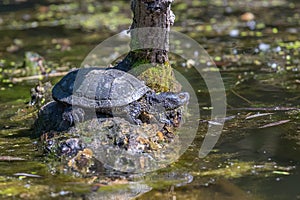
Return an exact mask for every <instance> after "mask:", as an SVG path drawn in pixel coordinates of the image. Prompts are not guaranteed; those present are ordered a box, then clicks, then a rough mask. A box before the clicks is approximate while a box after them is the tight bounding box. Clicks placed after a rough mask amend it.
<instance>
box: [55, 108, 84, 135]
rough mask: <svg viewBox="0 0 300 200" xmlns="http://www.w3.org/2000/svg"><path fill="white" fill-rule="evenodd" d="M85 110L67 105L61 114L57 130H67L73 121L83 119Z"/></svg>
mask: <svg viewBox="0 0 300 200" xmlns="http://www.w3.org/2000/svg"><path fill="white" fill-rule="evenodd" d="M84 115H85V112H84V110H83V109H82V108H79V107H74V106H68V107H67V108H66V109H65V111H64V112H63V114H62V121H61V123H60V125H59V127H58V129H59V130H67V129H68V128H69V127H71V126H74V124H75V123H78V122H83V121H84Z"/></svg>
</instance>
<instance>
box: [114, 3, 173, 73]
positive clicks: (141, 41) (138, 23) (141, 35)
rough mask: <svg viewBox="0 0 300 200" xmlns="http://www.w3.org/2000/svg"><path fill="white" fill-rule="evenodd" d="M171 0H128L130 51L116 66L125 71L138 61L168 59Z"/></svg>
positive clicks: (148, 61) (166, 60)
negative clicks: (130, 23)
mask: <svg viewBox="0 0 300 200" xmlns="http://www.w3.org/2000/svg"><path fill="white" fill-rule="evenodd" d="M172 2H173V0H132V1H131V10H132V12H133V22H132V25H131V27H130V34H131V44H130V48H131V51H130V52H129V53H128V55H127V56H126V57H125V58H124V59H123V60H122V61H121V62H120V63H119V64H118V65H117V66H116V68H118V69H121V70H124V71H129V70H131V69H133V68H134V67H135V66H136V65H139V64H146V63H151V64H166V63H168V62H169V58H168V50H169V31H170V27H171V26H172V25H173V23H174V20H175V15H174V14H173V12H172V11H171V3H172Z"/></svg>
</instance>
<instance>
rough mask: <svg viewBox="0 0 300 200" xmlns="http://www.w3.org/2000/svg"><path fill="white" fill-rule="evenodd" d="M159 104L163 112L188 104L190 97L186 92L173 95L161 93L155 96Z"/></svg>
mask: <svg viewBox="0 0 300 200" xmlns="http://www.w3.org/2000/svg"><path fill="white" fill-rule="evenodd" d="M157 97H158V99H159V101H160V102H159V103H160V104H162V106H163V107H164V108H165V110H173V109H176V108H178V107H180V106H182V105H184V104H186V103H187V102H188V100H189V99H190V95H189V93H187V92H181V93H173V92H162V93H160V94H158V95H157Z"/></svg>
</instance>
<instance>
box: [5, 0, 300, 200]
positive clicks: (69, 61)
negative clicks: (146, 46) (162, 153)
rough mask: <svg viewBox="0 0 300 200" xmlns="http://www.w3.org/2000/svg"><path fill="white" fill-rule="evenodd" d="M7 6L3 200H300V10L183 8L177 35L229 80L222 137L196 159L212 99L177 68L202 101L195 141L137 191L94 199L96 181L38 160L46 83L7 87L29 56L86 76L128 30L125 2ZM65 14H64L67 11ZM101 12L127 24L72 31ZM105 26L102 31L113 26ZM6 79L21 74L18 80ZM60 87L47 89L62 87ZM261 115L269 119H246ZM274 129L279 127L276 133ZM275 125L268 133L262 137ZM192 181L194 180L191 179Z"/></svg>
mask: <svg viewBox="0 0 300 200" xmlns="http://www.w3.org/2000/svg"><path fill="white" fill-rule="evenodd" d="M5 2H6V3H5ZM5 2H2V4H0V36H1V38H3V39H2V40H1V41H0V44H1V45H0V60H1V62H0V65H1V67H2V68H1V70H2V71H0V81H1V83H0V88H1V90H0V110H1V113H0V156H1V157H0V158H1V160H0V168H1V172H0V195H1V198H3V199H12V198H14V197H16V198H17V199H21V198H25V199H40V198H41V197H42V198H44V199H50V198H57V199H62V198H64V199H68V198H69V199H82V198H83V196H84V197H85V198H88V199H93V198H94V199H95V198H100V197H99V196H102V197H103V196H105V195H106V196H107V197H109V196H110V197H112V196H114V197H120V196H122V197H123V198H124V196H126V194H127V195H129V196H131V197H133V196H137V195H138V193H140V194H141V195H140V196H139V197H137V199H167V198H175V197H176V199H197V200H198V199H266V200H268V199H272V200H273V199H298V198H300V192H299V190H298V188H299V187H298V181H299V174H300V171H299V161H300V157H299V155H300V153H299V151H300V146H299V144H300V143H299V141H300V138H299V112H298V110H290V109H287V108H298V103H299V97H298V96H299V95H298V93H299V67H300V66H299V60H300V56H299V55H300V54H299V53H300V52H299V50H300V47H299V25H300V24H299V21H300V20H299V18H300V17H299V10H300V4H299V2H298V1H296V0H294V1H283V0H278V1H245V2H244V3H240V2H239V3H237V2H236V1H213V2H212V1H210V2H209V1H201V3H199V2H198V1H176V2H175V3H174V13H175V14H176V16H177V21H176V23H175V26H174V30H178V31H180V32H183V33H185V34H187V35H189V36H191V37H192V38H194V39H196V40H197V41H198V42H199V43H200V44H201V45H202V46H203V47H204V48H205V49H206V50H207V52H208V53H209V55H210V56H211V57H212V58H213V59H214V60H215V62H216V64H217V65H218V67H219V69H220V71H221V74H222V77H223V81H224V84H225V88H226V94H227V108H228V111H227V116H228V119H227V121H226V123H225V126H224V129H223V132H222V135H221V137H220V139H219V140H218V143H217V145H216V146H215V147H214V149H213V151H212V152H211V153H210V154H209V155H208V156H207V157H205V158H203V159H200V158H198V150H199V148H200V146H201V144H202V141H203V137H204V135H205V133H206V131H207V123H206V122H205V120H209V114H210V110H209V109H207V108H208V107H210V106H211V105H210V99H209V93H208V91H207V88H206V87H205V84H204V82H203V80H202V78H201V77H198V76H196V75H195V73H194V72H193V70H191V69H187V68H177V69H178V70H179V71H182V73H183V71H185V72H184V73H183V74H185V77H187V79H188V80H189V81H190V83H191V85H192V86H193V88H194V90H195V92H196V94H197V96H198V98H199V107H200V112H201V122H200V123H199V128H198V132H197V136H196V138H195V140H194V141H193V143H192V144H191V145H190V147H189V148H188V149H187V151H186V152H185V153H184V154H183V156H181V157H180V159H179V160H178V161H177V162H176V163H174V164H173V165H171V166H169V167H167V168H166V169H163V170H161V171H160V172H158V173H154V174H148V175H146V176H144V177H142V178H140V179H137V180H136V182H138V183H139V184H137V185H139V187H138V186H137V185H131V186H129V187H128V186H126V187H120V186H118V187H117V186H112V188H108V189H105V188H104V189H102V190H101V189H100V190H98V192H91V191H92V190H93V188H94V187H95V185H94V184H91V183H90V182H92V181H90V180H91V179H92V178H89V179H86V178H80V177H76V176H75V177H74V176H71V175H70V174H63V173H58V172H57V169H56V168H55V167H53V166H50V165H49V163H47V162H46V161H45V158H44V157H42V156H41V153H40V152H39V151H37V147H36V145H35V141H36V140H37V138H34V137H32V128H31V125H32V123H33V117H32V116H31V115H30V114H31V112H29V111H28V110H27V109H26V103H27V102H28V101H29V100H30V93H29V91H30V88H31V87H33V86H34V85H35V84H36V83H37V82H38V80H36V79H32V80H29V81H22V82H16V83H11V82H10V81H9V80H10V79H11V78H12V77H23V75H22V69H23V68H24V67H23V66H22V63H23V57H24V53H25V52H26V51H34V52H37V53H39V54H41V55H42V56H43V57H44V58H45V59H46V60H47V61H51V67H52V68H51V69H52V70H53V69H55V70H56V71H58V72H60V71H66V70H68V69H70V68H73V67H78V66H79V65H80V63H81V61H82V59H83V58H84V57H85V56H86V54H87V53H88V52H89V51H90V50H91V49H92V48H94V46H95V45H97V44H98V43H100V42H101V41H103V40H104V39H105V38H107V37H109V36H111V35H113V34H115V33H118V32H119V31H121V30H124V29H126V27H129V22H130V11H129V5H128V3H127V2H123V1H114V2H113V3H112V2H105V5H104V3H102V1H101V2H97V1H91V3H89V4H87V5H88V6H86V8H83V9H82V10H80V9H78V7H76V2H75V3H74V4H70V3H67V4H66V5H65V4H64V3H63V1H58V0H57V1H55V2H56V3H57V5H61V6H62V7H57V8H51V9H53V10H51V9H50V7H47V6H48V5H49V2H48V1H38V2H39V5H37V4H36V3H37V1H29V0H28V1H25V2H24V3H22V2H21V3H17V2H15V1H5ZM78 2H80V1H78ZM226 2H227V3H226ZM4 3H5V4H4ZM41 5H43V6H41ZM93 6H94V7H93ZM117 7H120V8H119V9H117ZM62 8H64V9H65V10H63V11H61V10H60V9H62ZM95 8H96V9H99V8H100V10H101V14H102V15H103V16H102V17H103V19H105V20H106V21H107V20H108V19H107V16H110V17H109V18H111V19H113V18H114V17H115V18H119V19H120V18H121V17H122V18H124V19H125V18H126V17H127V19H128V20H127V21H126V20H121V21H120V22H115V21H116V20H112V21H110V22H111V24H114V25H113V26H107V25H106V26H105V25H103V26H99V25H98V26H97V25H96V26H94V27H93V26H91V25H90V24H93V23H92V22H91V23H90V24H89V25H87V24H83V23H81V24H76V23H74V24H73V23H72V24H71V23H70V21H72V20H71V18H70V16H75V15H76V14H78V16H79V17H82V18H84V17H86V16H87V15H86V14H87V13H93V9H95ZM49 9H50V11H51V12H50V13H49ZM187 9H189V12H186V10H187ZM112 10H114V11H112ZM183 11H184V12H183ZM246 11H249V12H252V13H253V14H254V15H255V17H256V18H255V24H256V27H255V28H254V29H253V27H252V26H253V23H250V25H251V26H250V25H249V23H247V22H243V21H242V20H241V19H240V16H241V15H242V14H243V13H245V12H246ZM66 13H67V14H66ZM94 14H95V13H94ZM28 15H29V16H28ZM105 16H106V18H105ZM64 19H65V21H64ZM68 20H69V21H68ZM105 20H104V21H105ZM36 21H38V22H39V23H38V24H36V23H34V22H36ZM73 21H74V22H78V21H76V20H73ZM86 21H88V20H86ZM104 21H101V20H100V22H98V24H105V22H104ZM106 24H107V23H106ZM115 24H117V25H115ZM118 24H120V25H118ZM231 30H239V32H238V33H239V35H236V34H235V35H232V37H231V36H230V31H231ZM235 33H236V32H235ZM16 39H18V40H21V44H20V42H18V41H17V40H16ZM64 39H65V40H64ZM174 63H175V62H173V64H174ZM178 63H181V62H179V61H178ZM8 69H14V71H15V72H18V70H21V72H19V73H15V74H14V75H12V72H11V71H7V70H8ZM58 78H59V77H56V78H54V79H49V80H50V81H52V82H53V83H54V82H56V81H57V80H58ZM275 107H280V108H282V110H276V109H274V108H275ZM236 108H243V109H242V110H237V109H236ZM253 108H257V110H254V109H253ZM266 108H268V109H266ZM262 113H270V114H267V115H262V116H257V117H254V118H252V119H248V118H249V116H251V115H255V114H262ZM247 117H248V118H247ZM283 120H289V121H283ZM275 122H277V123H278V124H272V123H275ZM280 122H281V123H282V124H280ZM194 123H198V121H196V120H195V121H194ZM268 124H269V126H270V127H265V128H264V126H266V125H268ZM8 156H10V157H8ZM20 159H22V160H20ZM9 160H10V161H9ZM18 173H19V174H18ZM20 173H28V174H31V176H32V177H28V176H23V175H22V174H20ZM187 174H188V175H187ZM34 175H38V176H39V177H34ZM191 176H193V179H192V180H190V179H189V178H188V177H191ZM166 177H169V179H168V178H166ZM174 177H176V178H174ZM167 180H170V181H167ZM178 182H179V183H180V184H179V183H178ZM176 184H177V186H176ZM100 188H101V187H100Z"/></svg>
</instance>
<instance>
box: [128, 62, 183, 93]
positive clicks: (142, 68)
mask: <svg viewBox="0 0 300 200" xmlns="http://www.w3.org/2000/svg"><path fill="white" fill-rule="evenodd" d="M132 73H133V74H134V75H137V77H138V78H139V79H141V80H143V81H144V82H145V84H146V85H147V86H148V87H150V88H152V89H153V90H155V91H156V92H168V91H171V92H179V91H180V90H181V84H180V83H179V82H178V81H177V80H176V77H175V75H174V71H173V68H172V67H171V65H170V64H169V63H165V64H161V65H155V66H153V65H151V64H143V63H142V62H139V63H136V64H135V65H134V67H133V69H132Z"/></svg>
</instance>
